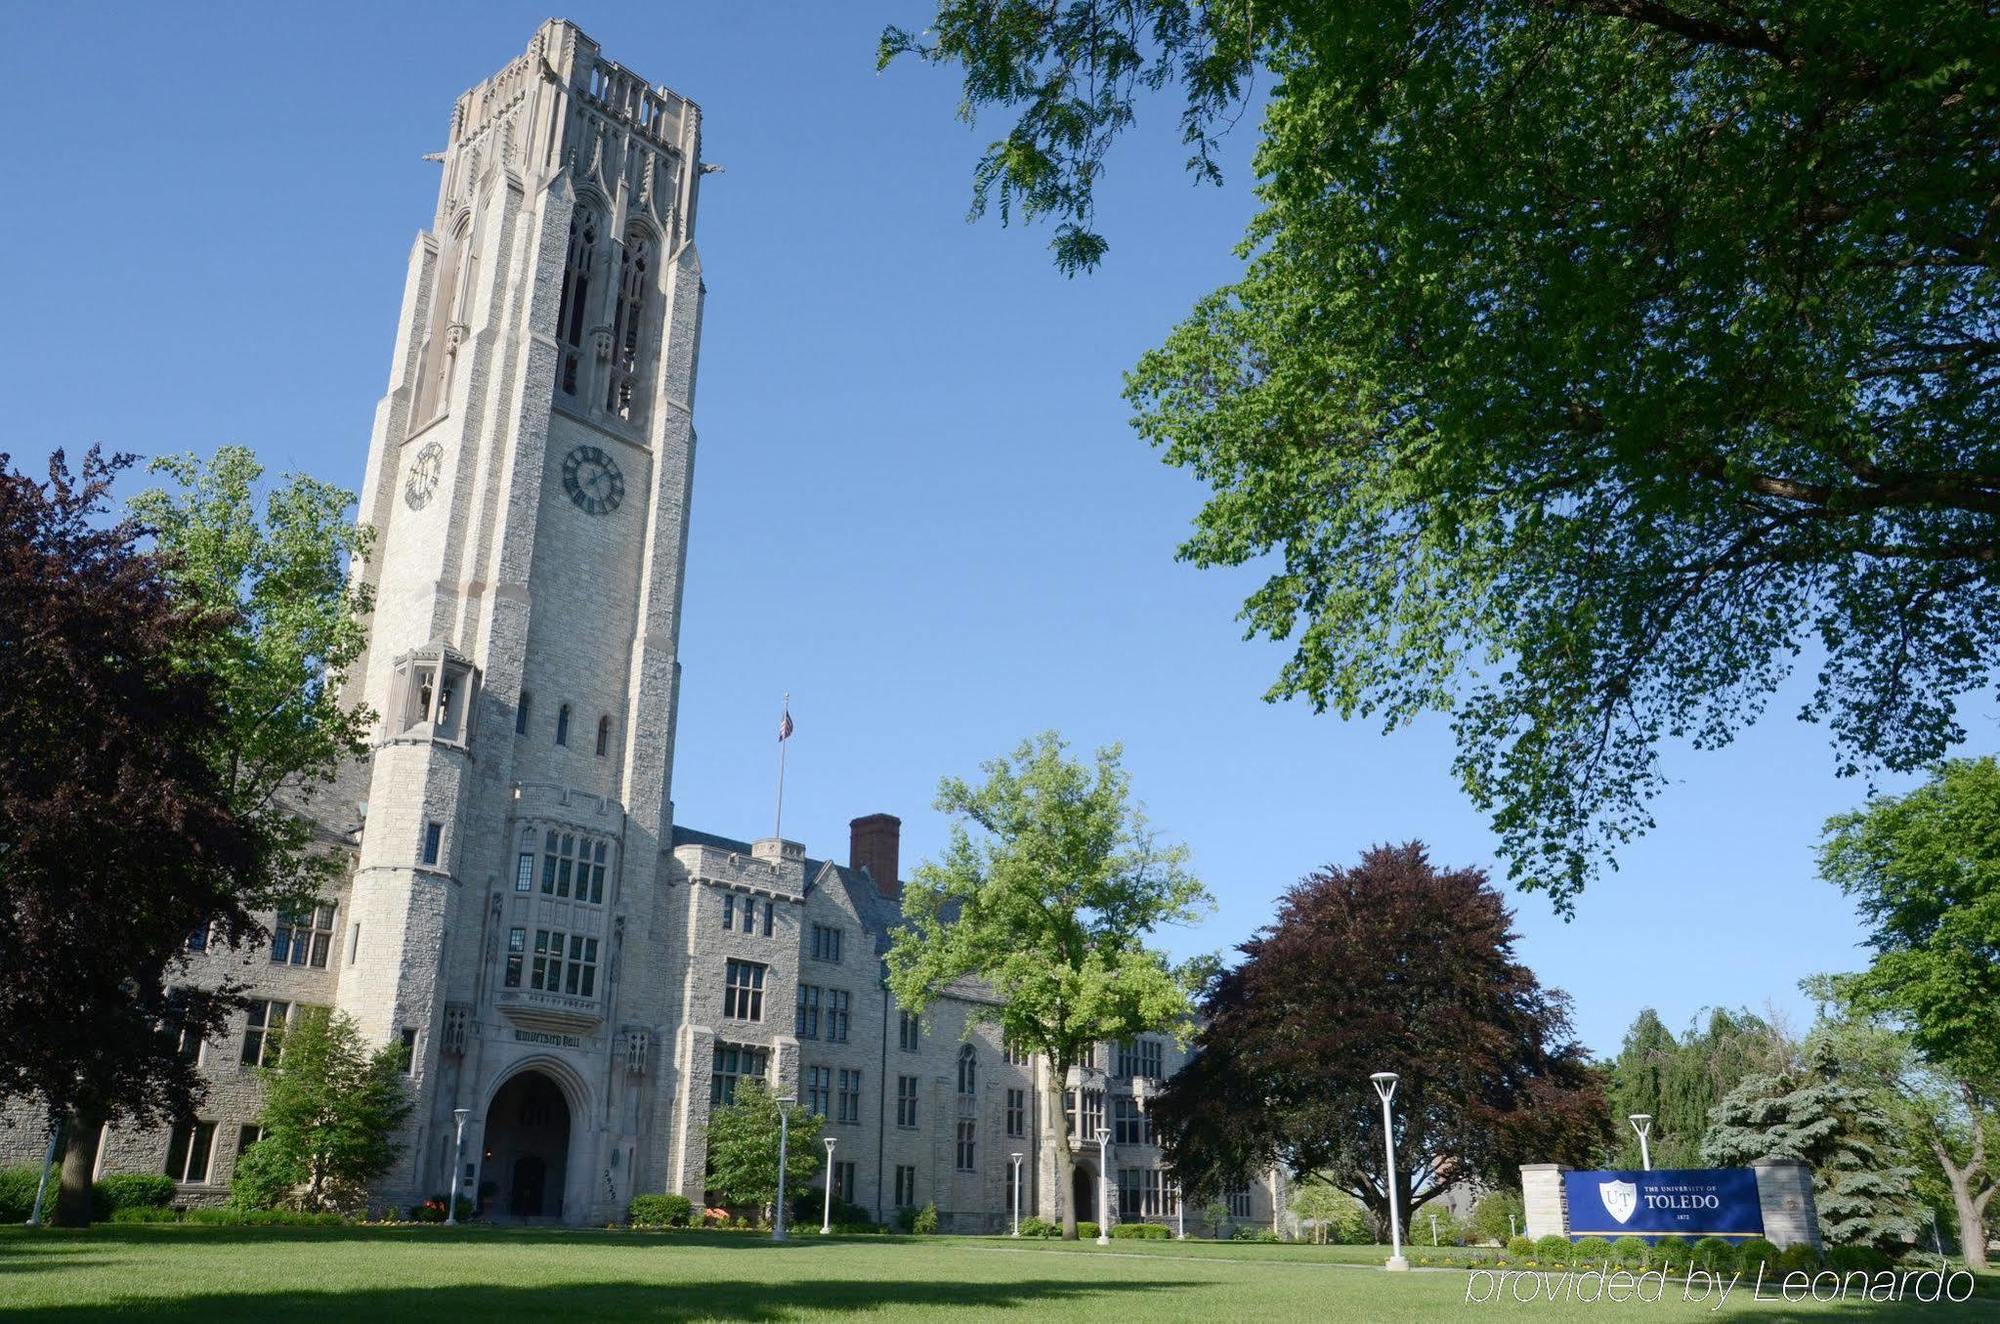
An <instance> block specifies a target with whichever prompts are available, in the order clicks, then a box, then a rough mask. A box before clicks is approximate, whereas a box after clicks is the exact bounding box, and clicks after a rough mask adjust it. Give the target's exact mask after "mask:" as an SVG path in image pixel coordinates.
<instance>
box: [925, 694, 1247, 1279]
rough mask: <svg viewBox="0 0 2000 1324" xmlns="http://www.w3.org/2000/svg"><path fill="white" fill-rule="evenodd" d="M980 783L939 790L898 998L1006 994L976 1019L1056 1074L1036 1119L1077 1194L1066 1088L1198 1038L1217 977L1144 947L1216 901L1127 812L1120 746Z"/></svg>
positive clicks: (1003, 769) (1009, 769)
mask: <svg viewBox="0 0 2000 1324" xmlns="http://www.w3.org/2000/svg"><path fill="white" fill-rule="evenodd" d="M983 771H984V772H985V774H986V780H985V781H983V782H981V783H980V784H978V785H972V784H970V783H967V782H964V781H961V780H959V779H958V778H956V777H947V778H945V779H944V780H943V781H942V782H941V783H940V784H939V787H938V797H937V808H938V810H939V811H940V812H942V813H946V814H950V815H952V816H953V818H954V820H955V821H954V822H953V823H952V826H951V835H950V838H949V840H948V841H947V842H946V844H945V849H944V852H943V854H942V855H941V856H940V857H939V858H938V859H936V860H931V861H926V862H925V863H924V864H922V865H921V866H919V867H918V869H917V870H916V873H915V874H914V875H913V876H912V877H911V878H910V880H909V882H908V883H907V884H905V886H904V888H903V915H904V919H905V924H904V926H903V927H902V928H901V929H899V930H898V931H897V933H896V937H895V941H894V944H893V945H892V946H891V947H890V949H889V956H888V964H889V987H890V989H891V991H892V992H894V994H895V996H896V1001H897V1002H899V1003H901V1004H902V1005H903V1006H904V1007H907V1008H909V1009H910V1010H912V1011H917V1012H921V1011H923V1009H924V1008H926V1007H927V1006H929V1005H930V1004H931V1002H932V1001H934V1000H935V999H936V998H937V997H939V996H940V995H941V994H942V993H943V992H944V991H945V990H946V989H947V988H948V987H949V986H950V985H951V984H953V983H954V982H956V981H958V980H961V979H966V978H972V979H978V980H981V981H983V982H985V983H986V984H987V985H988V986H990V987H991V988H992V989H993V990H994V992H996V993H997V994H999V996H1000V1003H999V1005H998V1006H997V1007H994V1008H991V1009H987V1008H986V1007H985V1004H983V1003H981V1004H975V1006H976V1008H978V1010H977V1011H976V1012H975V1014H976V1015H984V1016H990V1017H991V1018H992V1019H993V1020H996V1021H998V1022H999V1025H1000V1030H1001V1033H1002V1034H1003V1035H1005V1036H1006V1039H1007V1041H1008V1042H1009V1043H1011V1044H1014V1045H1016V1046H1018V1047H1020V1048H1023V1049H1026V1050H1029V1051H1032V1052H1036V1053H1039V1054H1041V1055H1042V1056H1043V1057H1045V1058H1046V1059H1047V1060H1048V1064H1049V1068H1050V1069H1049V1073H1048V1076H1047V1085H1046V1091H1045V1097H1044V1099H1043V1112H1042V1115H1043V1116H1044V1117H1046V1118H1048V1119H1049V1122H1050V1124H1051V1125H1052V1126H1053V1127H1054V1129H1055V1155H1056V1181H1055V1187H1056V1189H1057V1190H1058V1191H1061V1192H1063V1193H1064V1194H1065V1195H1067V1194H1068V1192H1069V1190H1070V1184H1071V1172H1072V1169H1073V1161H1072V1159H1071V1156H1070V1136H1069V1122H1068V1119H1067V1117H1066V1115H1065V1111H1064V1108H1063V1099H1062V1094H1063V1091H1064V1089H1066V1088H1068V1079H1069V1073H1070V1071H1071V1069H1072V1068H1075V1067H1081V1066H1083V1065H1084V1064H1086V1063H1087V1062H1088V1061H1089V1059H1090V1055H1091V1053H1092V1052H1093V1050H1094V1049H1095V1048H1096V1046H1097V1045H1098V1044H1101V1043H1107V1042H1112V1041H1116V1040H1120V1039H1129V1038H1132V1037H1134V1036H1135V1035H1139V1034H1143V1033H1147V1032H1166V1033H1171V1034H1174V1035H1176V1036H1185V1035H1186V1034H1187V1033H1188V1032H1189V1028H1190V1024H1189V1022H1190V1016H1191V1013H1192V1012H1193V997H1194V994H1195V992H1196V991H1197V990H1198V989H1199V988H1200V987H1201V985H1202V983H1203V981H1204V979H1205V977H1206V975H1207V974H1208V973H1209V971H1210V970H1211V969H1212V968H1213V963H1212V962H1211V961H1208V960H1205V959H1196V960H1191V961H1188V962H1184V963H1181V964H1179V965H1176V964H1174V963H1173V962H1171V961H1169V960H1168V959H1167V957H1166V956H1165V955H1163V954H1162V953H1161V952H1159V951H1158V950H1156V949H1154V948H1152V947H1150V946H1148V945H1147V943H1148V941H1149V940H1150V939H1151V938H1152V936H1153V934H1154V933H1155V931H1156V930H1158V929H1159V928H1160V927H1161V926H1162V925H1173V924H1190V923H1193V922H1194V921H1195V920H1196V919H1198V918H1199V917H1200V916H1201V914H1202V913H1203V912H1204V911H1205V910H1206V909H1207V907H1208V906H1209V905H1210V899H1209V896H1208V893H1207V891H1206V890H1205V889H1204V888H1203V887H1202V885H1201V883H1200V882H1199V881H1198V880H1197V879H1196V878H1194V877H1193V876H1192V875H1191V874H1190V873H1189V872H1188V871H1187V868H1186V859H1187V856H1186V850H1185V848H1183V847H1179V846H1166V845H1162V844H1161V843H1160V842H1159V840H1158V839H1157V838H1156V836H1155V835H1154V833H1153V831H1152V829H1151V828H1150V827H1149V826H1148V824H1147V822H1146V818H1145V815H1144V814H1143V812H1141V811H1140V810H1139V809H1138V808H1137V807H1136V806H1134V805H1133V804H1132V803H1131V802H1130V791H1131V778H1130V777H1129V776H1128V775H1127V773H1126V772H1125V769H1124V767H1123V766H1122V765H1121V763H1120V762H1119V751H1118V748H1117V747H1116V746H1112V747H1110V748H1107V749H1101V750H1099V751H1097V757H1096V759H1095V761H1094V763H1089V764H1087V763H1084V762H1082V761H1080V760H1076V759H1072V758H1070V757H1069V755H1068V753H1067V749H1066V746H1065V745H1064V744H1063V741H1062V739H1061V738H1060V737H1059V736H1057V735H1056V734H1055V733H1054V732H1049V733H1046V734H1044V735H1041V736H1039V737H1037V738H1035V739H1033V740H1030V741H1027V742H1025V743H1023V744H1022V745H1021V746H1020V748H1018V749H1017V750H1015V752H1014V754H1013V757H1012V758H1000V759H995V760H993V761H991V762H989V763H987V764H985V765H984V767H983ZM1062 1205H1063V1218H1062V1222H1063V1236H1064V1237H1065V1238H1066V1239H1070V1240H1074V1239H1075V1237H1076V1210H1075V1208H1074V1207H1073V1206H1072V1204H1071V1202H1070V1201H1069V1200H1067V1199H1065V1200H1064V1201H1063V1202H1062Z"/></svg>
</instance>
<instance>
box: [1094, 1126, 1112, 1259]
mask: <svg viewBox="0 0 2000 1324" xmlns="http://www.w3.org/2000/svg"><path fill="white" fill-rule="evenodd" d="M1110 1143H1111V1131H1110V1129H1109V1128H1107V1127H1102V1126H1100V1127H1098V1128H1097V1244H1098V1245H1100V1246H1109V1245H1110V1244H1111V1169H1110V1168H1108V1167H1106V1166H1105V1165H1106V1164H1107V1163H1108V1162H1110V1160H1109V1159H1107V1158H1106V1157H1105V1147H1106V1146H1108V1145H1109V1144H1110Z"/></svg>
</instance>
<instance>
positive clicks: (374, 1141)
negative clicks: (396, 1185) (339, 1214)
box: [230, 1007, 412, 1210]
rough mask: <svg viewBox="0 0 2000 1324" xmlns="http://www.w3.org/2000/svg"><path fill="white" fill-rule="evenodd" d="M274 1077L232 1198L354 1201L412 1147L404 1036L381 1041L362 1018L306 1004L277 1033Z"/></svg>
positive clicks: (306, 1204)
mask: <svg viewBox="0 0 2000 1324" xmlns="http://www.w3.org/2000/svg"><path fill="white" fill-rule="evenodd" d="M277 1051H278V1059H277V1062H276V1064H275V1065H273V1066H268V1067H259V1068H258V1070H257V1074H258V1076H260V1077H261V1078H262V1080H263V1083H264V1110H263V1112H261V1113H260V1114H259V1115H258V1118H257V1121H258V1125H260V1126H261V1127H262V1128H263V1134H262V1135H261V1136H259V1137H258V1140H257V1143H256V1144H254V1145H252V1146H251V1147H250V1149H249V1150H248V1151H247V1152H246V1153H245V1154H244V1155H243V1156H242V1157H241V1158H239V1159H238V1160H237V1165H236V1180H235V1182H234V1184H233V1185H232V1186H231V1188H230V1199H231V1200H232V1201H233V1202H234V1203H236V1204H238V1205H242V1206H248V1207H250V1208H258V1209H271V1208H297V1209H306V1210H325V1209H354V1208H358V1207H360V1206H361V1205H362V1204H364V1203H365V1202H366V1200H367V1198H368V1193H369V1188H370V1187H371V1186H373V1185H374V1183H375V1182H376V1180H377V1179H379V1178H380V1177H381V1176H382V1174H384V1173H386V1172H387V1171H388V1170H389V1168H390V1165H391V1164H393V1163H394V1162H395V1161H396V1156H397V1155H398V1154H399V1153H401V1152H402V1146H401V1145H400V1144H398V1143H397V1142H396V1141H395V1139H394V1138H393V1137H394V1136H395V1134H396V1129H397V1128H398V1127H400V1126H401V1125H402V1124H403V1121H404V1119H405V1118H407V1117H408V1116H409V1114H410V1108H411V1106H412V1105H411V1100H410V1094H409V1090H408V1088H407V1085H406V1082H405V1078H404V1074H403V1063H404V1058H403V1055H402V1049H401V1045H398V1044H383V1045H380V1046H378V1047H376V1048H374V1049H373V1050H371V1049H370V1048H369V1046H368V1043H367V1041H366V1040H365V1039H364V1038H363V1037H362V1034H361V1028H360V1027H359V1026H358V1025H356V1024H355V1023H354V1018H353V1017H351V1016H349V1015H348V1014H347V1013H346V1012H342V1011H329V1010H328V1009H327V1008H324V1007H301V1008H299V1009H298V1010H297V1011H295V1012H294V1013H293V1015H292V1019H291V1021H290V1022H289V1023H288V1024H287V1025H286V1026H285V1028H284V1029H283V1030H281V1031H278V1032H277Z"/></svg>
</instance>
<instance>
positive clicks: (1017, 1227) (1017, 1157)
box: [1007, 1150, 1022, 1237]
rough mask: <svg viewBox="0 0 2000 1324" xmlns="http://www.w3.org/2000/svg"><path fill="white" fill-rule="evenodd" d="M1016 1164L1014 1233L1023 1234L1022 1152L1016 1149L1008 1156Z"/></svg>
mask: <svg viewBox="0 0 2000 1324" xmlns="http://www.w3.org/2000/svg"><path fill="white" fill-rule="evenodd" d="M1007 1157H1008V1158H1009V1159H1011V1160H1012V1161H1013V1164H1014V1235H1015V1236H1017V1237H1018V1236H1020V1235H1021V1157H1022V1155H1021V1152H1020V1151H1019V1150H1015V1151H1014V1152H1013V1153H1012V1154H1009V1155H1008V1156H1007Z"/></svg>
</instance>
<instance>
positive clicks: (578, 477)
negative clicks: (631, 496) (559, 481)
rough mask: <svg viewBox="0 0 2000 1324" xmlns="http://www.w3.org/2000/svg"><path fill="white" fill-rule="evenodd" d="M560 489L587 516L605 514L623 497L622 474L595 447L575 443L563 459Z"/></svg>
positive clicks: (607, 456)
mask: <svg viewBox="0 0 2000 1324" xmlns="http://www.w3.org/2000/svg"><path fill="white" fill-rule="evenodd" d="M563 491H565V492H567V493H569V499H570V500H571V501H574V502H576V506H577V509H578V510H581V511H583V512H584V513H585V514H588V515H605V514H609V513H610V512H611V511H614V510H616V509H618V503H619V502H620V501H623V500H624V499H625V475H624V474H621V473H619V472H618V465H617V462H616V461H614V460H613V459H612V458H611V457H610V456H609V455H606V454H605V453H604V452H603V451H601V450H599V449H597V447H595V446H578V447H577V448H576V449H575V450H573V451H571V452H570V453H569V458H567V459H565V460H564V461H563Z"/></svg>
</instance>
